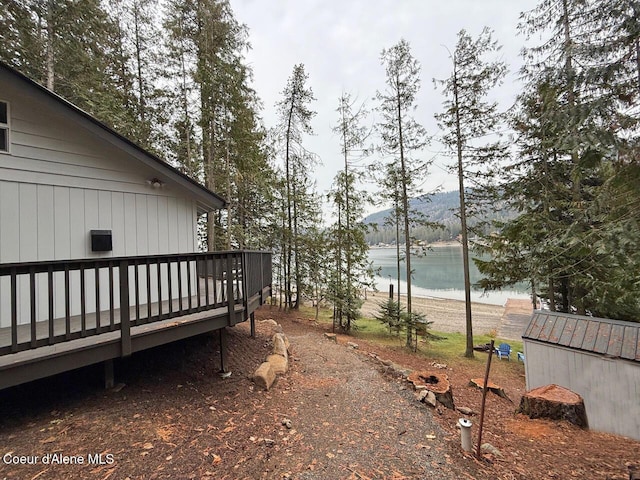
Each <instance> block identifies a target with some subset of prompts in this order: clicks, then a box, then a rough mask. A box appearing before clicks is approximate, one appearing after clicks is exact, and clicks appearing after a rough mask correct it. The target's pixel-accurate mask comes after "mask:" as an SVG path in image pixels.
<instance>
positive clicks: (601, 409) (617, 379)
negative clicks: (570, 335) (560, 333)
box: [524, 338, 640, 440]
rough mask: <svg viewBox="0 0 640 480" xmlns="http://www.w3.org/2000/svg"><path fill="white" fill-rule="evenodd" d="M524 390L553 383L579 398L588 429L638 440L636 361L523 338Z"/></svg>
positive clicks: (639, 376)
mask: <svg viewBox="0 0 640 480" xmlns="http://www.w3.org/2000/svg"><path fill="white" fill-rule="evenodd" d="M524 349H525V356H526V359H527V361H526V367H525V369H526V382H527V390H531V389H533V388H537V387H540V386H543V385H549V384H556V385H561V386H563V387H565V388H568V389H569V390H572V391H574V392H576V393H578V394H579V395H581V396H582V398H583V399H584V403H585V409H586V411H587V419H588V421H589V427H590V428H591V429H593V430H598V431H603V432H609V433H614V434H617V435H623V436H627V437H631V438H634V439H636V440H640V401H639V400H638V399H640V365H639V364H638V363H637V362H631V361H628V360H622V359H619V358H609V357H606V356H603V355H598V354H594V353H588V352H584V351H578V350H573V349H570V348H566V347H561V346H557V345H553V346H552V345H549V344H545V343H539V342H536V341H532V340H528V339H526V338H525V339H524Z"/></svg>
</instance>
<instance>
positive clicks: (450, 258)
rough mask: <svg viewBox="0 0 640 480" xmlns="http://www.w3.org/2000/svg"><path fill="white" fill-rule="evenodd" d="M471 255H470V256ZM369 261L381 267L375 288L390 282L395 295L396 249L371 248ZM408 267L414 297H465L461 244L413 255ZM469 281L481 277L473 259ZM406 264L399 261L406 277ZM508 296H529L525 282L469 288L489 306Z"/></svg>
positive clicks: (402, 286) (404, 290)
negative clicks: (497, 288)
mask: <svg viewBox="0 0 640 480" xmlns="http://www.w3.org/2000/svg"><path fill="white" fill-rule="evenodd" d="M472 256H473V255H472ZM369 260H371V262H372V263H373V267H374V269H377V268H380V271H379V273H378V276H376V277H375V283H376V287H377V288H378V290H381V291H389V283H393V284H394V293H395V294H397V288H398V286H397V278H396V277H397V266H396V249H395V248H372V249H370V250H369ZM411 266H412V268H413V270H414V272H415V273H414V275H413V282H412V284H411V293H412V295H414V296H417V297H436V298H448V299H452V300H464V272H463V268H462V247H461V246H455V245H454V246H439V247H434V248H433V249H432V250H431V251H428V252H426V255H425V256H423V257H417V256H412V257H411ZM470 267H471V268H470V272H469V273H470V276H471V284H472V285H473V284H474V283H476V282H477V281H478V280H480V279H481V278H482V275H481V274H480V272H479V271H478V268H477V267H476V265H475V263H473V261H472V262H471V265H470ZM406 272H407V270H406V267H405V265H404V263H401V264H400V277H401V278H406ZM400 290H401V292H400V293H402V294H405V293H407V285H406V282H404V281H401V282H400ZM509 298H520V299H526V298H530V297H529V293H528V291H527V287H526V286H525V285H517V286H515V287H510V289H509V290H502V291H495V292H489V293H486V294H485V293H483V292H482V290H475V289H472V290H471V300H472V301H474V302H480V303H488V304H492V305H504V304H505V303H506V301H507V299H509Z"/></svg>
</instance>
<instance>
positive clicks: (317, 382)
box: [276, 332, 460, 479]
mask: <svg viewBox="0 0 640 480" xmlns="http://www.w3.org/2000/svg"><path fill="white" fill-rule="evenodd" d="M287 334H288V336H289V339H290V341H291V345H292V348H293V351H294V355H293V358H294V361H293V368H292V370H291V371H290V373H289V374H288V375H287V376H286V377H284V378H283V379H281V380H280V381H279V384H278V385H276V390H277V391H283V390H284V391H285V392H286V394H283V395H282V399H283V400H286V408H287V410H286V412H283V414H286V415H287V416H288V418H290V419H291V421H292V426H293V429H292V430H291V432H293V431H294V430H295V434H294V435H293V437H294V438H295V441H294V444H292V445H291V449H290V450H289V451H285V456H284V458H281V460H285V462H283V463H282V464H281V467H285V465H286V467H288V468H289V470H290V471H289V472H285V475H286V474H287V473H288V474H289V475H290V477H289V478H297V479H327V478H438V479H448V478H452V479H453V478H460V475H459V474H457V473H455V472H454V471H453V470H452V469H453V466H452V465H450V460H449V458H448V457H449V455H447V453H446V446H445V442H443V438H442V437H443V435H444V433H443V432H442V431H441V430H440V429H439V428H438V426H437V425H436V424H435V422H434V421H433V418H432V412H431V411H429V410H428V409H427V407H425V406H424V405H423V404H420V403H418V402H416V401H415V399H414V396H413V391H412V390H409V389H407V387H406V383H405V382H400V381H393V380H392V381H389V377H388V376H387V377H386V378H385V376H384V375H383V374H382V373H381V372H380V371H379V370H378V369H376V368H372V362H373V360H369V359H368V357H366V356H365V355H363V354H359V353H356V352H355V351H354V350H352V349H349V348H347V347H345V346H344V345H337V344H336V343H334V342H332V341H330V340H328V339H325V338H323V337H322V336H321V335H320V334H319V333H318V332H310V333H302V332H298V333H296V332H287ZM283 383H286V386H284V385H283ZM281 406H284V405H281ZM289 436H291V435H289ZM294 452H295V453H294ZM294 459H295V460H294ZM287 460H290V461H287ZM300 467H302V470H301V469H300Z"/></svg>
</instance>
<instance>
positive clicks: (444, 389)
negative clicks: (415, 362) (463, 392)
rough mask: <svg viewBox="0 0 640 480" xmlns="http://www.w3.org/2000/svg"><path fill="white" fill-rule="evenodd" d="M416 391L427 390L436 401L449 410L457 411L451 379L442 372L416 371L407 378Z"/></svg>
mask: <svg viewBox="0 0 640 480" xmlns="http://www.w3.org/2000/svg"><path fill="white" fill-rule="evenodd" d="M407 380H408V381H410V382H411V383H413V386H414V388H416V389H425V388H426V389H427V390H429V391H430V392H433V394H434V395H435V396H436V400H437V401H438V402H440V403H441V404H442V405H444V406H445V407H447V408H450V409H451V410H455V405H454V403H453V391H452V390H451V383H450V382H449V377H447V376H446V375H445V374H444V373H440V372H429V371H415V372H411V373H410V374H409V375H408V376H407Z"/></svg>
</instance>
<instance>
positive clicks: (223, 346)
mask: <svg viewBox="0 0 640 480" xmlns="http://www.w3.org/2000/svg"><path fill="white" fill-rule="evenodd" d="M218 332H220V333H219V335H220V373H227V329H226V328H221V329H220V330H218Z"/></svg>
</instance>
